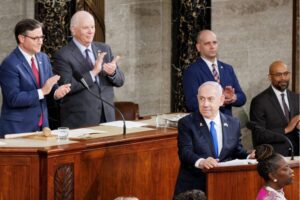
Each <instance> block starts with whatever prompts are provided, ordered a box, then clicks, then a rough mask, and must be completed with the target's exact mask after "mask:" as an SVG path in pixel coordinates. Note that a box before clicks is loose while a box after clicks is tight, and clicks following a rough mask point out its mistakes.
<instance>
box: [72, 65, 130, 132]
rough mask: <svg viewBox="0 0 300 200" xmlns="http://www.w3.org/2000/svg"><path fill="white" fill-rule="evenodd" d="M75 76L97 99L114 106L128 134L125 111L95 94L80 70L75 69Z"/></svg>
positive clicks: (124, 130)
mask: <svg viewBox="0 0 300 200" xmlns="http://www.w3.org/2000/svg"><path fill="white" fill-rule="evenodd" d="M73 76H74V78H75V80H76V81H78V82H80V83H81V84H82V85H83V87H84V88H85V89H87V91H88V92H89V93H90V94H91V95H93V96H94V97H96V98H97V99H99V100H101V101H103V102H104V103H106V104H107V105H109V106H110V107H112V108H113V109H114V110H116V111H117V112H118V113H119V114H120V115H121V117H122V121H123V135H126V123H125V118H124V115H123V113H122V112H121V111H120V110H119V109H118V108H117V107H115V106H114V105H112V104H111V103H109V102H107V101H105V100H104V99H102V98H101V97H100V96H98V95H97V94H95V93H94V92H93V91H92V90H91V89H90V87H89V85H88V84H87V82H86V81H85V80H84V78H83V76H82V75H81V74H80V73H79V72H78V71H74V72H73Z"/></svg>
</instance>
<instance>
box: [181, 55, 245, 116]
mask: <svg viewBox="0 0 300 200" xmlns="http://www.w3.org/2000/svg"><path fill="white" fill-rule="evenodd" d="M217 62H218V70H219V76H220V84H221V86H222V87H223V88H225V86H232V87H233V88H234V89H235V93H236V96H237V100H236V102H234V103H233V104H230V105H226V106H224V107H220V111H221V112H223V113H225V114H227V115H232V111H231V108H232V106H236V107H239V106H242V105H244V104H245V103H246V95H245V94H244V92H243V91H242V88H241V86H240V84H239V81H238V79H237V78H236V75H235V73H234V70H233V68H232V66H230V65H228V64H226V63H223V62H221V61H217ZM206 81H215V79H214V76H213V75H212V73H211V71H210V69H209V68H208V66H207V64H206V63H205V61H204V60H203V59H202V58H199V59H197V61H196V62H195V63H193V64H191V65H190V66H189V67H188V68H187V70H186V71H185V72H184V74H183V92H184V96H185V105H186V107H187V109H188V111H190V112H196V111H198V110H199V106H198V100H197V94H198V88H199V86H200V85H202V84H203V83H204V82H206Z"/></svg>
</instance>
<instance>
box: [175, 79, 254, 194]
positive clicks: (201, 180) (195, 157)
mask: <svg viewBox="0 0 300 200" xmlns="http://www.w3.org/2000/svg"><path fill="white" fill-rule="evenodd" d="M197 98H198V103H199V111H196V112H193V113H191V114H190V115H187V116H186V117H183V118H182V119H180V120H179V122H178V155H179V159H180V163H181V164H180V169H179V174H178V177H177V183H176V188H175V195H177V194H179V193H182V192H185V191H188V190H193V189H198V190H202V191H206V184H205V182H206V176H205V174H204V173H203V172H202V169H210V168H213V167H216V166H218V162H220V161H228V160H233V159H236V158H239V159H243V158H246V157H247V153H246V151H245V150H244V149H243V147H242V145H241V143H240V123H239V121H238V119H236V118H234V117H231V116H229V115H226V114H223V113H221V112H220V111H219V108H220V106H222V105H223V102H224V100H225V97H224V95H223V93H222V87H221V86H220V84H218V83H217V82H214V81H208V82H205V83H203V84H202V85H201V86H200V87H199V89H198V95H197ZM249 158H254V154H253V153H252V154H250V156H249Z"/></svg>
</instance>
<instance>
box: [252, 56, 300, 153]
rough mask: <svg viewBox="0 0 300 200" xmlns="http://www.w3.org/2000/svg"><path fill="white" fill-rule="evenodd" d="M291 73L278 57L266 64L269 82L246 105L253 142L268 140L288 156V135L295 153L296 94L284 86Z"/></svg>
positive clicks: (298, 123)
mask: <svg viewBox="0 0 300 200" xmlns="http://www.w3.org/2000/svg"><path fill="white" fill-rule="evenodd" d="M290 77H291V73H290V72H289V70H288V67H287V65H286V64H285V63H284V62H283V61H281V60H279V61H275V62H273V63H272V64H271V65H270V67H269V75H268V78H269V80H270V82H271V86H270V87H269V88H268V89H266V90H265V91H263V92H262V93H260V94H258V95H257V96H256V97H254V98H253V99H252V101H251V105H250V120H251V121H254V122H256V124H257V125H258V128H255V129H253V130H252V137H253V145H254V146H257V145H260V144H271V145H272V146H273V148H274V150H275V151H276V152H277V153H280V154H282V155H284V156H290V151H289V148H290V145H289V143H288V142H287V140H286V139H285V138H284V137H288V138H289V139H290V140H291V141H292V143H293V145H294V151H295V155H299V129H300V116H299V94H296V93H293V92H291V91H290V90H288V86H289V81H290Z"/></svg>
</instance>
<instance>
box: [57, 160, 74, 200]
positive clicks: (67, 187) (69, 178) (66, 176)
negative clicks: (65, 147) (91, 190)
mask: <svg viewBox="0 0 300 200" xmlns="http://www.w3.org/2000/svg"><path fill="white" fill-rule="evenodd" d="M54 199H57V200H59V199H63V200H69V199H70V200H71V199H74V166H73V164H65V165H61V166H59V167H58V168H57V169H56V172H55V177H54Z"/></svg>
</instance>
